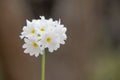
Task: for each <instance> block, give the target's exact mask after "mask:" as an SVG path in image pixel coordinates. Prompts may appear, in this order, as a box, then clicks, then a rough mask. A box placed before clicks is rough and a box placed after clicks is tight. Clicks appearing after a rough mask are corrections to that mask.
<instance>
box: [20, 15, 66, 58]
mask: <svg viewBox="0 0 120 80" xmlns="http://www.w3.org/2000/svg"><path fill="white" fill-rule="evenodd" d="M40 18H41V19H34V20H32V21H31V22H30V21H28V20H27V25H26V26H24V27H23V32H21V35H20V38H21V39H24V42H25V44H24V45H23V48H25V50H24V52H25V53H29V54H30V55H31V56H32V55H35V56H36V57H37V56H39V54H43V51H44V50H45V49H46V48H47V49H48V51H49V52H53V51H54V50H57V49H58V48H59V47H60V44H65V40H66V39H67V36H66V31H67V29H66V27H64V25H61V24H60V20H59V21H53V19H52V18H50V19H45V17H44V16H40Z"/></svg>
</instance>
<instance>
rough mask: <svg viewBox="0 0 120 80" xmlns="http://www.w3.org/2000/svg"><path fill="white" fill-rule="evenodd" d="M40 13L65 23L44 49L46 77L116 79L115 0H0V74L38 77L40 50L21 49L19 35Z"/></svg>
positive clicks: (119, 21)
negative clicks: (54, 44)
mask: <svg viewBox="0 0 120 80" xmlns="http://www.w3.org/2000/svg"><path fill="white" fill-rule="evenodd" d="M41 15H43V16H45V17H46V18H47V19H48V18H51V17H52V18H53V19H54V20H56V19H57V20H58V19H59V18H60V19H61V20H62V24H64V25H65V26H66V27H67V29H68V31H67V35H68V39H67V41H66V44H65V45H64V46H61V48H60V49H59V50H58V51H55V52H54V53H53V54H49V53H46V80H120V0H0V80H40V79H41V76H40V75H41V67H40V66H41V56H39V57H38V58H35V57H34V56H33V57H31V56H29V55H26V54H24V53H23V49H22V45H23V41H22V40H20V38H19V35H20V32H21V31H22V27H23V26H24V25H25V24H26V19H29V20H31V19H33V18H35V19H37V18H39V16H41Z"/></svg>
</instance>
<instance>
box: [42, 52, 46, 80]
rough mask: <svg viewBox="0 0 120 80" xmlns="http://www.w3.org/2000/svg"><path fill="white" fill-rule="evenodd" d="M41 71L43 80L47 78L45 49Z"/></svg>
mask: <svg viewBox="0 0 120 80" xmlns="http://www.w3.org/2000/svg"><path fill="white" fill-rule="evenodd" d="M41 71H42V72H41V80H45V51H43V55H42V63H41Z"/></svg>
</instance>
